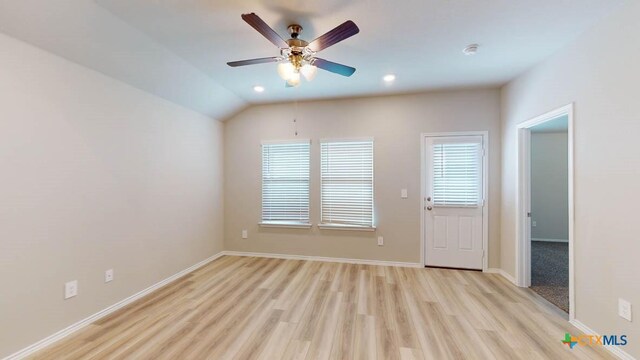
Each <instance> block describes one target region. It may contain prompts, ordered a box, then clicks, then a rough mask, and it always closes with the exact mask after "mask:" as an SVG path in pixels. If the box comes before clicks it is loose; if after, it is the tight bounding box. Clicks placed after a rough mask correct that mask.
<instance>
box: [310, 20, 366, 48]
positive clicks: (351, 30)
mask: <svg viewBox="0 0 640 360" xmlns="http://www.w3.org/2000/svg"><path fill="white" fill-rule="evenodd" d="M359 32H360V29H359V28H358V26H357V25H356V24H355V23H354V22H353V21H351V20H347V21H345V22H344V23H342V24H340V25H338V26H336V27H335V28H334V29H333V30H331V31H329V32H328V33H326V34H324V35H322V36H320V37H319V38H317V39H315V40H313V41H312V42H310V43H309V45H308V46H307V47H308V48H309V49H311V50H313V51H320V50H323V49H326V48H328V47H329V46H331V45H334V44H337V43H339V42H340V41H342V40H344V39H347V38H350V37H352V36H353V35H355V34H357V33H359Z"/></svg>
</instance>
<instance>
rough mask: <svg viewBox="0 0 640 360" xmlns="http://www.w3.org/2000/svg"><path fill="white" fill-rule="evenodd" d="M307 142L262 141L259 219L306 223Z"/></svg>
mask: <svg viewBox="0 0 640 360" xmlns="http://www.w3.org/2000/svg"><path fill="white" fill-rule="evenodd" d="M309 149H310V142H309V141H305V142H290V143H263V144H262V222H263V223H274V224H278V223H283V224H286V223H303V224H307V223H309Z"/></svg>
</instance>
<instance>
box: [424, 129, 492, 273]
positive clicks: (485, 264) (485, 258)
mask: <svg viewBox="0 0 640 360" xmlns="http://www.w3.org/2000/svg"><path fill="white" fill-rule="evenodd" d="M447 136H482V146H483V147H484V158H483V161H482V196H483V199H484V206H483V208H482V250H483V255H482V271H487V269H488V268H489V132H488V131H458V132H439V133H421V134H420V195H421V196H420V238H421V241H420V264H421V265H422V267H425V265H426V259H425V256H424V255H425V254H424V253H425V248H426V245H425V244H426V241H427V233H426V232H425V231H424V226H425V224H424V217H425V216H426V212H427V210H426V209H425V207H426V202H427V200H426V197H427V188H426V184H427V178H426V174H427V169H426V165H427V157H426V150H427V138H429V137H447Z"/></svg>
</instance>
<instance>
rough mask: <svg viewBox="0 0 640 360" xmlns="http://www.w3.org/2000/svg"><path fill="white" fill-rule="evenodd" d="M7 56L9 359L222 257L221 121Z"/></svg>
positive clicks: (2, 265) (2, 268)
mask: <svg viewBox="0 0 640 360" xmlns="http://www.w3.org/2000/svg"><path fill="white" fill-rule="evenodd" d="M0 49H1V50H0V74H1V75H0V78H1V80H0V174H1V175H0V199H1V200H0V284H1V286H2V288H1V290H0V294H1V295H0V358H1V357H4V356H5V355H9V354H10V353H12V352H14V351H17V350H19V349H21V348H23V347H25V346H27V345H30V344H32V343H34V342H36V341H38V340H40V339H42V338H44V337H46V336H49V335H51V334H53V333H54V332H56V331H58V330H61V329H62V328H64V327H66V326H68V325H70V324H72V323H74V322H76V321H78V320H80V319H83V318H85V317H86V316H88V315H91V314H94V313H96V312H98V311H99V310H102V309H104V308H106V307H107V306H110V305H112V304H114V303H116V302H118V301H120V300H122V299H124V298H126V297H128V296H130V295H132V294H134V293H136V292H138V291H140V290H142V289H144V288H146V287H148V286H150V285H152V284H154V283H156V282H158V281H160V280H162V279H165V278H167V277H169V276H171V275H173V274H175V273H177V272H178V271H180V270H183V269H185V268H187V267H189V266H191V265H193V264H195V263H197V262H199V261H201V260H203V259H205V258H207V257H209V256H211V255H213V254H215V253H217V252H219V251H221V250H222V247H223V242H222V225H223V224H222V215H223V214H222V150H223V148H222V146H223V145H222V124H221V123H219V122H217V121H215V120H211V119H209V118H206V117H204V116H202V115H199V114H197V113H194V112H192V111H190V110H186V109H184V108H181V107H179V106H177V105H174V104H171V103H169V102H167V101H165V100H161V99H160V98H157V97H154V96H151V95H148V94H146V93H144V92H141V91H139V90H137V89H134V88H132V87H130V86H128V85H124V84H123V83H120V82H118V81H115V80H112V79H110V78H107V77H105V76H103V75H101V74H99V73H96V72H94V71H91V70H88V69H86V68H83V67H80V66H78V65H75V64H73V63H70V62H68V61H66V60H63V59H60V58H58V57H55V56H54V55H51V54H50V53H47V52H44V51H41V50H38V49H36V48H33V47H31V46H29V45H26V44H24V43H22V42H19V41H17V40H14V39H12V38H9V37H6V36H4V35H0ZM109 268H113V269H115V280H114V281H113V282H111V283H109V284H105V283H104V271H105V270H106V269H109ZM73 279H77V280H78V281H79V295H78V296H77V297H75V298H73V299H70V300H66V301H65V300H63V284H64V283H65V282H66V281H69V280H73Z"/></svg>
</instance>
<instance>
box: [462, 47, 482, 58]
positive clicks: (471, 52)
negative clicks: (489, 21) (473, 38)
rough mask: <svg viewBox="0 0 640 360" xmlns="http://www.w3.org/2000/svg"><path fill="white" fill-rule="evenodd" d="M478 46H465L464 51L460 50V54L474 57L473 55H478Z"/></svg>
mask: <svg viewBox="0 0 640 360" xmlns="http://www.w3.org/2000/svg"><path fill="white" fill-rule="evenodd" d="M479 46H480V45H478V44H471V45H469V46H467V47H466V48H464V50H462V52H463V53H464V54H465V55H468V56H471V55H475V54H477V53H478V47H479Z"/></svg>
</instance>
